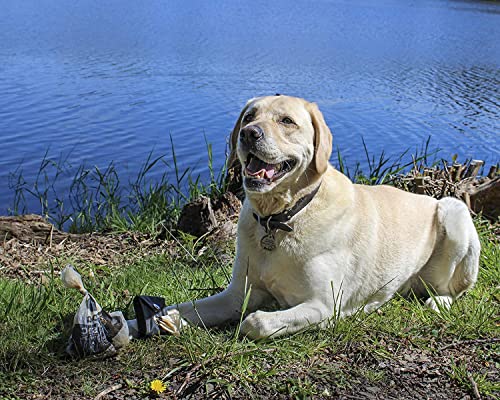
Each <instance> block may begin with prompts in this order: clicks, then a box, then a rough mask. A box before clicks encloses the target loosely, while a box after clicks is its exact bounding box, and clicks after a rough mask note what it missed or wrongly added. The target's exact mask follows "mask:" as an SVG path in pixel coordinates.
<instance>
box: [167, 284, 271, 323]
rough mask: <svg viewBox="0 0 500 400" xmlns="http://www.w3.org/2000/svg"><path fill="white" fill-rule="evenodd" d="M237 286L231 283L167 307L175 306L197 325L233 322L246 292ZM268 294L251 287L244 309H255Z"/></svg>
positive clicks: (237, 316) (237, 315) (238, 313)
mask: <svg viewBox="0 0 500 400" xmlns="http://www.w3.org/2000/svg"><path fill="white" fill-rule="evenodd" d="M238 286H239V285H234V284H231V285H229V287H228V288H227V289H226V290H224V291H223V292H221V293H218V294H216V295H213V296H210V297H205V298H203V299H200V300H195V301H187V302H185V303H181V304H178V305H175V306H171V307H169V308H176V309H177V310H179V313H180V315H181V317H182V318H183V319H185V320H187V321H188V322H189V323H191V324H194V325H197V326H202V327H207V328H208V327H212V326H219V325H223V324H226V323H230V322H235V321H238V320H239V319H240V318H241V314H242V312H243V302H244V300H245V296H246V294H247V291H246V290H245V289H244V288H242V287H238ZM268 296H269V295H268V294H267V293H266V292H264V291H261V290H258V289H252V290H251V292H250V298H249V302H248V305H247V310H246V311H247V312H249V311H253V310H255V309H257V307H258V306H259V305H261V304H262V302H263V300H264V299H265V298H267V297H268Z"/></svg>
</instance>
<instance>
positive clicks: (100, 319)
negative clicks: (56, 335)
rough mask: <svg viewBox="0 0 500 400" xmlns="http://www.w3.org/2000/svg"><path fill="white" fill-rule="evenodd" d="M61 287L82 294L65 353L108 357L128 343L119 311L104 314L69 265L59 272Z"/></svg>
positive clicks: (124, 325) (78, 275)
mask: <svg viewBox="0 0 500 400" xmlns="http://www.w3.org/2000/svg"><path fill="white" fill-rule="evenodd" d="M61 279H62V281H63V283H64V286H66V287H68V288H74V289H78V290H79V291H80V293H82V294H83V295H84V297H83V300H82V302H81V304H80V307H79V308H78V311H77V313H76V314H75V317H74V319H73V328H72V331H71V336H70V338H69V341H68V345H67V346H66V352H67V353H68V354H69V355H71V356H74V357H86V356H89V355H95V354H101V355H104V356H111V355H114V354H116V352H117V349H119V348H120V347H123V346H125V345H127V344H128V342H129V331H128V325H127V323H126V320H125V318H124V316H123V314H122V313H121V312H120V311H115V312H112V313H107V312H106V311H104V310H103V309H102V308H101V306H100V305H99V304H98V303H97V301H96V300H95V299H94V297H93V296H92V295H91V294H90V293H88V292H87V290H86V289H85V288H84V286H83V282H82V278H81V276H80V274H79V273H78V272H76V270H75V269H74V268H73V266H72V265H69V264H68V265H67V266H66V268H64V269H63V270H62V272H61Z"/></svg>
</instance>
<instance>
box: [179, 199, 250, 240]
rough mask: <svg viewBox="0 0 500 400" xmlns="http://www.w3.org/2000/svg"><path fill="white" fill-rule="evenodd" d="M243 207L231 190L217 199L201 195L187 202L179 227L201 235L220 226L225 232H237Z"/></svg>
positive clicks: (198, 235) (183, 230) (194, 234)
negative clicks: (238, 219)
mask: <svg viewBox="0 0 500 400" xmlns="http://www.w3.org/2000/svg"><path fill="white" fill-rule="evenodd" d="M240 209H241V202H240V201H239V200H238V198H237V197H236V196H235V195H234V194H233V193H231V192H226V193H224V194H223V195H222V196H220V197H218V198H216V199H213V200H212V199H210V198H208V197H206V196H201V197H200V198H198V199H197V200H195V201H192V202H190V203H187V204H186V205H185V206H184V207H183V208H182V211H181V216H180V217H179V222H178V223H177V229H178V230H179V231H182V232H185V233H189V234H190V235H193V236H196V237H200V236H203V235H205V234H207V233H208V232H212V231H214V230H216V228H220V229H219V230H221V231H222V232H224V233H225V234H229V235H233V234H234V233H235V227H234V225H235V221H236V218H237V216H238V214H239V212H240Z"/></svg>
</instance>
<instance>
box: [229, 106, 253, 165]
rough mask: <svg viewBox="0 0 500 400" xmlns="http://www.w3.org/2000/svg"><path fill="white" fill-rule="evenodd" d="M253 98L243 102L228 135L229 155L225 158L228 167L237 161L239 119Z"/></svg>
mask: <svg viewBox="0 0 500 400" xmlns="http://www.w3.org/2000/svg"><path fill="white" fill-rule="evenodd" d="M253 100H254V99H250V100H248V101H247V104H245V107H243V110H241V113H240V116H239V117H238V119H237V120H236V124H235V125H234V128H233V130H232V132H231V135H230V136H229V157H228V160H227V167H228V168H231V167H233V166H234V164H235V163H236V162H237V161H238V154H237V153H236V149H237V148H238V135H239V133H240V129H241V120H242V118H243V116H244V115H245V113H246V111H247V110H248V107H249V106H250V104H251V103H252V101H253Z"/></svg>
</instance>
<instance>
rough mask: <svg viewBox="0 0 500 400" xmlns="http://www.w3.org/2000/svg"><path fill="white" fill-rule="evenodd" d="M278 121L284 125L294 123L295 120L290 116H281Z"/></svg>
mask: <svg viewBox="0 0 500 400" xmlns="http://www.w3.org/2000/svg"><path fill="white" fill-rule="evenodd" d="M280 122H281V123H282V124H285V125H295V122H293V119H291V118H290V117H283V118H281V121H280Z"/></svg>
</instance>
